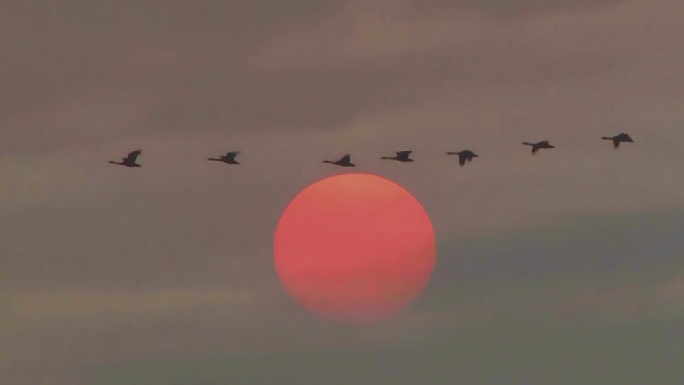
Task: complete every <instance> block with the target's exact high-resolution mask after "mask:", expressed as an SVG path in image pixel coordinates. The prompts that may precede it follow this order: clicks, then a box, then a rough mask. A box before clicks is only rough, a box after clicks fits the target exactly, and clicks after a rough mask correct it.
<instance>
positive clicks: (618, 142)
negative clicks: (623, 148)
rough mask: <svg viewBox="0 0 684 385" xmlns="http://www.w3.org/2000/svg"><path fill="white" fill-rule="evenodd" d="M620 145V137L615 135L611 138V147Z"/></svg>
mask: <svg viewBox="0 0 684 385" xmlns="http://www.w3.org/2000/svg"><path fill="white" fill-rule="evenodd" d="M618 147H620V139H619V138H617V137H615V138H613V148H618Z"/></svg>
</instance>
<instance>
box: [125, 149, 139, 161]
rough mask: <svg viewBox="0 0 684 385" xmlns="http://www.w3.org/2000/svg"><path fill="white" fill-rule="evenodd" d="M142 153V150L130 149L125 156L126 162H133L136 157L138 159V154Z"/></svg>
mask: <svg viewBox="0 0 684 385" xmlns="http://www.w3.org/2000/svg"><path fill="white" fill-rule="evenodd" d="M141 153H142V150H135V151H131V152H129V153H128V156H126V159H125V161H126V162H135V160H136V159H138V155H140V154H141Z"/></svg>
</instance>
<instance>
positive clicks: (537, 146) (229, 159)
mask: <svg viewBox="0 0 684 385" xmlns="http://www.w3.org/2000/svg"><path fill="white" fill-rule="evenodd" d="M601 139H603V140H610V141H612V142H613V147H614V148H616V149H617V148H619V147H620V143H633V142H634V140H632V138H631V137H630V136H629V135H628V134H625V133H621V134H618V135H615V136H604V137H602V138H601ZM522 144H524V145H526V146H531V147H532V155H534V154H536V153H537V151H539V150H541V149H550V148H556V147H554V146H552V145H551V144H550V143H549V141H548V140H542V141H540V142H536V143H530V142H523V143H522ZM412 152H413V151H407V150H404V151H397V154H396V156H383V157H380V159H390V160H396V161H399V162H413V159H411V158H410V157H409V156H410V155H411V153H412ZM141 153H142V150H135V151H132V152H130V153H129V154H128V155H127V156H126V157H124V158H121V159H122V160H121V161H120V162H115V161H112V160H110V161H109V163H113V164H118V165H121V166H125V167H142V166H141V165H140V164H138V163H136V161H137V159H138V156H139V155H140V154H141ZM238 154H239V151H230V152H228V153H226V154H225V155H221V156H220V157H218V158H208V160H209V161H214V162H223V163H225V164H233V165H237V164H240V162H238V161H237V160H235V157H237V155H238ZM447 155H458V164H460V165H461V166H464V165H465V164H466V162H470V161H472V160H473V158H477V157H478V155H477V154H475V153H474V152H472V151H470V150H462V151H457V152H456V151H455V152H447ZM323 163H330V164H334V165H336V166H341V167H356V165H355V164H354V163H352V162H351V155H349V154H345V155H344V156H343V157H342V158H340V159H338V160H336V161H332V160H324V161H323Z"/></svg>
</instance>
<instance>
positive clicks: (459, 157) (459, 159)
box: [458, 153, 467, 166]
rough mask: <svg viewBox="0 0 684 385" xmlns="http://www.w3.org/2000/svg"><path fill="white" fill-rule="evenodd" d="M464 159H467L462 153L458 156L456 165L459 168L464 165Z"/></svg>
mask: <svg viewBox="0 0 684 385" xmlns="http://www.w3.org/2000/svg"><path fill="white" fill-rule="evenodd" d="M466 158H467V155H466V154H464V153H460V154H458V164H460V165H461V166H463V165H465V162H466Z"/></svg>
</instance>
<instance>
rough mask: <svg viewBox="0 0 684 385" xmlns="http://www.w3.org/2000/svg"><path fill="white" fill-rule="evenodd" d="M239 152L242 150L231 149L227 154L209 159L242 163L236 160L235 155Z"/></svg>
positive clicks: (228, 162)
mask: <svg viewBox="0 0 684 385" xmlns="http://www.w3.org/2000/svg"><path fill="white" fill-rule="evenodd" d="M239 153H240V151H230V152H227V153H226V155H222V156H221V157H220V158H209V160H213V161H215V162H223V163H226V164H240V162H238V161H237V160H235V157H236V156H237V154H239Z"/></svg>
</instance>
